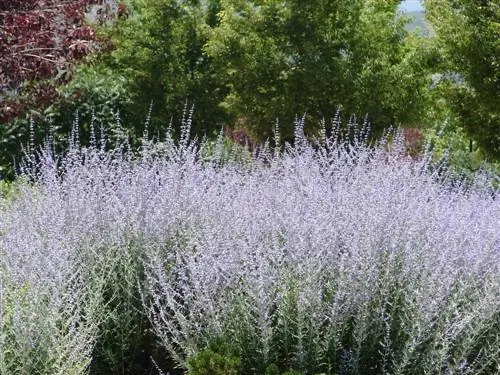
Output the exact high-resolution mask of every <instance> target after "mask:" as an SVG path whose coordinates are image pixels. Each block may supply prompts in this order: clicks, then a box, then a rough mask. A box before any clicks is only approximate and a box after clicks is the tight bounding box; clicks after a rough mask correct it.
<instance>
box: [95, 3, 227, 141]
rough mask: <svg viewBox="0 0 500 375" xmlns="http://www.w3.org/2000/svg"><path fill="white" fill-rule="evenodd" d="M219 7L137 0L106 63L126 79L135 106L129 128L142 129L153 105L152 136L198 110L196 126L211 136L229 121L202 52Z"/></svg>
mask: <svg viewBox="0 0 500 375" xmlns="http://www.w3.org/2000/svg"><path fill="white" fill-rule="evenodd" d="M216 5H217V4H216V2H208V3H207V2H203V1H197V0H191V1H179V0H132V1H130V8H131V12H130V17H129V18H128V19H126V20H124V21H122V22H119V23H118V24H117V25H116V26H115V27H114V28H112V29H110V30H108V31H107V35H108V36H110V38H111V40H112V42H113V43H114V46H115V49H114V51H113V52H111V54H110V55H108V56H107V57H105V58H104V59H103V60H102V61H103V63H104V64H105V66H107V67H109V68H111V69H112V70H113V72H120V74H122V75H123V76H124V77H126V79H127V91H128V93H129V95H130V97H131V98H130V102H131V103H130V104H127V106H125V107H124V108H122V110H121V116H122V119H123V122H124V124H132V126H133V127H137V128H140V129H137V130H139V133H138V134H142V126H143V123H144V120H145V118H146V115H147V110H148V108H149V106H150V104H151V103H152V113H151V125H150V126H151V128H150V131H151V132H152V133H153V134H154V135H156V134H157V133H160V135H163V134H162V133H163V132H164V131H165V129H166V125H168V123H169V122H170V120H171V119H173V120H174V121H175V120H176V119H178V118H180V117H181V115H182V111H183V108H184V106H185V103H186V102H187V103H188V105H189V106H192V105H194V107H195V111H194V121H193V126H194V127H195V129H194V130H195V131H196V132H198V133H205V132H211V131H212V130H214V129H215V128H218V127H220V123H221V122H222V121H224V119H225V117H224V112H223V111H222V110H221V109H220V108H219V107H218V106H217V104H218V102H219V100H220V98H221V97H222V94H223V93H221V92H220V88H219V86H218V84H217V80H216V75H215V72H214V71H213V67H212V65H211V62H210V59H209V58H208V56H207V55H206V54H205V53H204V52H203V46H204V44H205V42H206V39H207V37H208V33H209V30H210V22H213V21H214V15H213V14H214V12H217V7H216Z"/></svg>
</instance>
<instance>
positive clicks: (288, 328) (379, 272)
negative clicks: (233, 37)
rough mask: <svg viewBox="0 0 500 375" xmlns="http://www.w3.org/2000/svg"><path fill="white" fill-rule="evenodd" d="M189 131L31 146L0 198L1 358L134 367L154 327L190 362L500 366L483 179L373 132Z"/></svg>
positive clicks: (37, 365)
mask: <svg viewBox="0 0 500 375" xmlns="http://www.w3.org/2000/svg"><path fill="white" fill-rule="evenodd" d="M188 133H189V122H186V123H184V125H183V134H182V135H181V139H180V141H179V142H178V143H175V142H174V141H173V140H172V138H171V137H167V139H166V140H164V141H163V142H159V143H156V144H151V143H150V142H148V141H147V139H145V140H144V141H143V146H142V148H141V150H140V151H139V152H138V153H136V154H134V153H132V152H131V151H129V150H128V148H127V147H126V145H125V146H120V145H118V146H117V147H116V148H114V149H113V150H111V151H105V146H106V145H105V143H104V141H102V142H101V144H99V142H95V141H94V138H92V139H93V140H92V144H91V146H90V147H89V148H82V147H80V146H79V144H78V138H77V137H76V135H75V136H74V139H73V142H72V144H71V146H70V148H69V150H68V152H67V154H66V155H64V156H61V157H59V158H56V157H55V156H54V155H52V154H51V152H50V147H45V148H44V150H42V152H41V153H40V154H39V155H38V157H37V158H35V157H33V155H32V156H31V158H30V159H28V163H27V168H26V176H27V181H31V182H30V183H28V182H26V183H23V184H21V186H20V188H19V192H18V193H17V194H15V195H14V197H15V198H12V201H10V202H9V204H3V206H4V208H3V209H2V211H1V213H0V230H1V233H2V235H1V237H0V250H1V251H2V257H1V267H2V268H1V270H2V273H1V276H2V284H1V294H0V302H1V308H0V312H1V326H0V340H1V341H0V349H1V350H0V353H3V354H2V356H1V357H0V366H1V367H0V368H1V371H0V372H2V373H35V372H36V373H44V374H53V373H61V374H63V373H64V374H71V373H72V374H77V373H85V372H86V371H87V370H89V369H90V370H91V371H96V370H95V369H96V368H97V367H96V366H98V365H100V366H103V365H105V364H107V365H108V366H109V368H108V369H107V370H106V371H107V373H113V372H115V373H125V372H127V371H129V372H130V371H136V372H137V373H140V372H139V371H140V369H138V368H137V366H138V360H137V358H138V353H139V352H140V350H139V349H140V348H139V347H138V346H137V345H138V342H140V341H141V340H146V339H147V338H148V337H149V336H148V335H149V334H150V333H151V332H153V333H154V336H155V339H156V340H157V341H158V342H159V345H160V346H161V348H163V349H164V350H165V353H166V354H164V355H165V356H168V358H159V357H158V355H159V354H155V353H161V351H160V350H158V348H156V349H155V350H156V351H155V353H147V354H148V355H149V354H150V355H152V356H153V359H154V360H155V361H157V362H158V363H160V361H162V360H163V361H165V360H166V361H165V363H167V362H170V364H171V365H173V364H175V365H176V366H178V367H180V368H181V369H187V368H189V367H190V366H191V368H193V367H192V366H196V371H197V373H205V372H203V369H202V368H200V364H202V363H212V362H211V359H210V358H216V360H217V364H213V363H212V365H211V366H218V367H217V368H219V369H220V368H222V369H224V368H229V367H230V368H231V371H235V370H234V369H238V371H240V372H241V373H245V374H247V373H255V374H264V373H266V372H267V373H283V372H285V371H290V373H295V372H297V373H304V374H315V373H329V374H358V373H391V374H443V373H445V374H447V373H450V374H451V373H453V374H472V373H473V374H480V373H484V374H491V373H494V372H495V371H498V369H499V366H500V362H498V358H499V357H498V354H499V351H500V349H499V348H500V342H499V341H500V338H499V337H498V331H499V329H500V272H499V271H500V269H499V268H500V267H499V266H500V256H499V255H500V232H499V230H498V222H500V204H499V201H498V197H497V191H495V190H492V188H491V187H488V186H487V182H485V181H478V182H477V183H476V184H475V185H473V186H472V187H468V188H467V189H466V188H465V187H461V185H460V184H457V183H456V182H455V183H453V184H452V183H449V181H447V179H446V174H445V172H440V173H438V172H439V171H435V172H433V173H434V174H432V173H431V172H429V170H428V168H427V164H426V163H428V160H429V158H426V157H423V158H421V159H420V160H418V161H413V160H411V159H409V158H408V157H407V156H405V154H404V151H401V150H400V148H398V147H391V148H388V147H384V145H383V144H380V145H378V146H376V147H368V146H366V145H365V144H364V142H363V139H364V136H363V135H362V134H361V135H359V134H358V136H356V137H351V138H350V139H351V140H350V143H349V144H347V143H346V142H344V141H342V139H343V138H342V137H338V134H337V132H335V133H334V134H333V135H332V136H331V137H325V138H324V139H321V140H319V141H318V142H317V144H318V145H321V146H318V147H316V148H314V149H313V148H312V147H311V146H309V144H308V142H307V141H306V140H305V138H304V136H303V131H302V128H301V124H300V122H298V124H297V129H296V132H295V133H296V136H297V137H298V139H296V144H295V146H294V147H292V146H290V145H285V146H284V148H282V149H276V150H269V149H268V148H267V147H263V148H262V150H260V151H259V153H258V155H257V156H255V157H254V159H253V160H251V161H250V162H249V161H248V160H247V159H244V160H240V159H238V158H234V159H231V160H234V161H232V162H226V163H221V162H220V160H219V159H218V158H219V157H220V155H221V150H220V148H221V142H219V144H218V145H216V146H215V151H214V152H212V153H211V155H212V156H211V157H208V156H207V151H206V148H205V147H206V146H205V145H204V144H203V143H202V144H200V145H197V144H196V143H194V142H190V141H189V139H188V136H187V134H188ZM75 134H76V133H75ZM397 138H398V137H396V142H397ZM276 143H277V144H278V147H279V140H278V139H277V142H276ZM443 173H444V174H443ZM38 312H43V314H38ZM147 319H149V323H147ZM148 324H149V326H148ZM148 327H149V328H148ZM149 340H153V339H151V338H149ZM218 340H223V341H220V342H222V343H223V345H222V348H223V350H222V349H220V352H219V351H218V349H217V346H214V343H217V342H219V341H218ZM150 347H154V345H150ZM40 353H42V354H40ZM227 353H229V354H227ZM224 355H227V357H224ZM92 358H93V359H94V362H91V361H92ZM146 358H147V356H146ZM148 360H149V359H148ZM96 361H98V362H99V363H98V364H96ZM149 361H150V360H149ZM91 363H92V364H91ZM134 366H135V367H134ZM169 366H170V365H169ZM93 369H94V370H93ZM169 369H171V368H163V370H164V371H166V370H169ZM101 371H104V370H102V369H101Z"/></svg>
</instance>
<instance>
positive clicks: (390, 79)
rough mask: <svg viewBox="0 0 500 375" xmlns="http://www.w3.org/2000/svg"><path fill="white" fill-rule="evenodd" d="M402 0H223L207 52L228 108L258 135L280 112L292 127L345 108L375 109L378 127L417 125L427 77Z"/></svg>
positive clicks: (350, 110) (352, 111)
mask: <svg viewBox="0 0 500 375" xmlns="http://www.w3.org/2000/svg"><path fill="white" fill-rule="evenodd" d="M399 3H400V1H394V0H393V1H370V0H355V1H353V0H339V1H328V0H311V1H299V0H270V1H263V0H252V1H243V0H221V11H220V12H219V25H218V27H216V28H215V29H214V30H213V31H212V33H211V35H210V38H209V41H208V43H207V46H206V51H207V53H208V55H209V56H210V57H212V58H213V63H214V65H215V66H216V67H217V71H218V72H219V74H221V75H222V77H221V81H223V82H224V85H225V87H226V88H227V95H226V96H225V98H224V100H223V102H222V106H223V107H224V108H225V109H226V110H228V111H229V113H231V114H233V116H235V117H236V118H237V120H238V121H240V122H241V123H242V124H245V125H247V126H249V127H250V128H251V129H252V130H253V132H254V134H256V135H258V136H259V137H267V136H269V135H270V129H272V127H273V126H272V125H273V124H274V122H275V119H276V117H279V118H280V120H281V121H280V122H281V123H282V124H283V125H285V126H287V125H291V124H292V122H293V119H294V117H295V116H296V115H297V114H298V115H299V116H301V115H302V114H303V113H306V112H307V114H308V119H309V121H308V124H309V125H310V126H315V125H316V124H317V122H318V120H319V119H321V118H322V117H325V118H330V117H331V116H332V115H333V114H334V113H335V111H336V110H337V108H338V106H341V107H342V108H343V110H344V113H346V114H347V115H350V114H357V115H359V116H364V115H365V114H366V113H368V115H369V119H370V121H371V122H372V125H373V126H374V128H375V130H377V131H378V130H381V129H382V128H384V127H386V126H387V125H389V124H394V123H399V122H401V123H410V122H412V121H413V120H414V119H415V117H416V114H417V113H418V112H419V110H420V107H419V105H420V103H421V102H422V100H421V97H422V96H423V93H422V88H423V87H425V84H426V83H427V82H428V76H427V75H426V74H423V72H422V70H420V68H421V66H420V65H417V66H416V67H415V65H413V64H412V61H411V57H412V56H413V55H414V54H415V51H414V46H415V43H413V44H412V43H407V42H408V40H407V39H408V34H407V33H406V31H405V29H404V24H405V19H404V18H403V17H400V16H399V15H398V13H397V8H398V5H399ZM413 38H415V37H413ZM306 125H307V124H306ZM286 130H287V129H285V136H286V135H287V131H286ZM290 133H291V129H290V127H289V128H288V135H289V134H290Z"/></svg>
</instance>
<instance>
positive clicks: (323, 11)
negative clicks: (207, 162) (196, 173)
mask: <svg viewBox="0 0 500 375" xmlns="http://www.w3.org/2000/svg"><path fill="white" fill-rule="evenodd" d="M95 3H96V2H95V1H94V5H93V7H91V6H89V5H87V6H86V8H85V11H86V12H87V17H88V18H89V20H90V26H91V27H92V29H93V30H94V31H95V35H96V39H97V40H98V41H99V42H100V43H101V44H100V45H101V48H98V49H96V50H95V51H94V52H93V53H89V54H88V55H86V56H85V58H82V59H81V62H79V63H74V65H73V66H72V69H68V71H70V73H71V75H70V77H71V79H67V80H65V81H64V82H61V83H60V84H59V85H57V86H56V90H55V92H56V94H57V95H54V96H53V97H52V98H51V101H50V103H43V105H39V106H38V107H36V106H35V108H30V110H26V111H24V112H22V113H19V114H18V115H17V116H16V117H15V118H10V119H9V120H8V121H4V122H3V123H2V124H1V128H0V139H1V142H2V149H1V152H0V153H1V154H2V155H1V156H0V164H2V166H1V168H2V173H3V174H4V175H6V176H7V175H9V174H11V173H12V167H11V166H9V165H10V164H8V159H9V158H12V156H13V155H19V151H20V145H21V144H22V143H26V140H27V136H28V133H29V132H28V130H27V129H28V123H29V119H30V118H31V119H33V120H34V121H35V123H36V128H37V129H39V132H40V133H39V137H42V135H41V134H42V132H45V131H46V130H47V129H51V130H52V131H53V133H54V136H55V137H56V138H59V139H64V138H65V137H66V136H67V135H68V134H69V133H70V128H71V124H72V123H73V121H74V119H75V113H77V114H78V121H79V123H80V127H81V131H82V132H83V135H82V138H83V139H85V133H88V131H89V128H90V122H91V121H94V125H95V126H96V127H98V126H99V124H100V123H102V124H104V125H105V126H107V127H112V126H113V124H114V123H116V121H117V120H116V119H117V117H118V116H119V118H120V121H121V127H122V129H124V130H125V131H126V132H127V133H128V135H129V136H130V138H131V140H132V141H133V140H134V139H137V138H138V137H140V136H141V135H142V133H143V130H144V123H145V121H146V120H147V121H148V123H149V129H148V130H149V134H150V136H152V137H159V138H161V137H163V135H164V132H165V131H166V129H167V127H168V125H169V124H172V125H173V127H174V128H176V125H177V124H178V123H179V122H180V121H181V117H182V112H183V109H184V107H185V106H186V105H187V106H188V108H190V107H191V106H194V119H193V126H194V128H193V132H194V133H196V134H198V135H203V134H207V135H208V136H210V135H213V134H216V133H217V132H218V131H219V130H220V128H221V127H222V126H226V127H231V128H233V129H237V130H242V129H243V130H244V131H245V132H247V133H248V135H249V136H251V137H252V139H254V140H255V141H262V140H264V139H266V138H272V130H273V128H274V124H275V122H276V119H277V118H279V122H280V126H281V132H282V137H284V138H285V139H288V138H290V137H291V135H292V132H293V121H294V119H295V118H296V116H298V117H302V116H303V115H304V114H306V127H307V130H308V132H309V134H314V133H315V132H317V131H318V129H319V123H320V121H321V119H326V120H327V121H328V119H330V118H332V117H333V116H334V114H335V112H336V111H337V110H338V109H341V111H342V113H343V114H344V116H351V115H354V116H356V117H357V118H359V119H363V118H364V117H365V116H367V119H368V120H369V122H370V123H371V128H372V131H373V134H374V135H379V134H381V133H382V132H383V130H384V129H385V128H387V127H388V126H390V125H395V126H399V125H400V126H403V127H410V128H421V129H424V132H427V133H428V134H434V135H435V136H434V138H433V139H434V141H433V142H434V143H435V144H436V145H441V146H442V144H443V142H442V139H443V136H442V133H439V131H438V129H439V128H441V127H443V126H444V127H443V129H444V130H443V131H444V133H445V134H446V136H447V137H449V138H450V141H449V142H448V144H452V145H454V147H463V148H467V150H461V151H463V152H466V151H473V152H474V158H475V160H484V159H489V160H493V161H498V160H499V159H500V146H499V145H500V131H499V130H500V129H499V110H500V103H499V97H498V92H500V88H499V62H498V56H500V51H499V40H500V38H498V37H499V33H500V29H499V27H500V26H499V25H500V23H499V14H500V13H499V12H500V11H499V8H500V5H498V4H497V3H496V2H490V1H484V2H480V3H481V4H480V5H478V2H477V1H447V2H442V1H433V0H428V1H425V6H426V10H427V16H428V21H429V22H430V24H431V32H430V35H429V36H428V37H424V36H421V35H418V34H417V33H409V32H408V31H407V29H406V28H405V25H406V23H407V22H408V21H409V20H408V19H407V18H406V17H404V15H402V14H401V13H400V12H399V11H398V6H399V4H400V3H401V1H398V0H338V1H330V0H309V1H302V0H127V1H122V2H119V3H115V2H113V1H109V0H108V1H100V2H98V3H99V4H100V5H99V4H98V5H96V4H95ZM99 6H100V7H101V8H96V7H99ZM110 6H114V8H113V9H114V11H113V12H109V11H108V12H106V14H111V15H112V17H111V16H110V17H107V18H106V17H102V13H99V11H101V10H102V9H106V7H108V8H109V7H110ZM82 9H83V8H82ZM96 9H97V11H96ZM108 10H109V9H108ZM12 11H13V10H11V12H12ZM99 14H101V17H98V15H99ZM70 29H71V28H68V30H70ZM2 68H4V67H3V66H2ZM0 95H2V96H1V97H0V98H1V99H0V100H2V101H3V102H0V106H5V104H4V102H5V99H4V97H5V95H4V93H3V92H1V91H0ZM12 128H15V129H24V130H25V131H24V132H20V131H18V132H16V135H15V136H12V132H10V130H9V129H12ZM436 134H440V135H439V136H437V135H436ZM454 134H459V137H460V139H458V140H457V139H456V137H455V136H454ZM464 138H467V141H468V143H467V145H466V144H465V143H464ZM438 141H440V142H438ZM441 146H440V147H441ZM471 146H472V147H471ZM468 148H472V149H473V150H468ZM472 164H474V163H472ZM476 164H477V163H476ZM471 168H472V167H471Z"/></svg>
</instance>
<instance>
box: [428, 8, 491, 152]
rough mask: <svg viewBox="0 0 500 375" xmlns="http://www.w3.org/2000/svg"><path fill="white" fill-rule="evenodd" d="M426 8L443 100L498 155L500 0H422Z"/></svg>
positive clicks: (485, 147) (483, 145)
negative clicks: (439, 61) (438, 56)
mask: <svg viewBox="0 0 500 375" xmlns="http://www.w3.org/2000/svg"><path fill="white" fill-rule="evenodd" d="M425 8H426V12H427V18H428V20H429V21H430V23H431V25H432V28H433V30H434V33H435V36H434V39H433V41H434V43H435V44H436V45H437V46H438V48H439V49H440V50H441V53H442V64H441V65H440V66H439V73H441V81H440V83H441V84H442V85H444V86H445V87H446V92H447V101H448V103H449V105H450V106H451V108H452V110H453V111H454V112H455V113H456V114H457V115H458V117H459V122H460V125H461V126H462V127H463V129H464V130H465V131H466V133H467V134H468V135H469V136H470V137H471V138H472V139H474V140H475V141H476V142H477V144H478V145H479V146H480V147H481V148H482V150H483V151H484V152H485V153H486V154H487V155H488V156H489V157H490V158H492V159H495V160H500V98H499V96H498V93H499V92H500V62H499V56H500V42H499V40H500V4H499V3H498V2H495V1H476V0H474V1H473V0H465V1H464V0H461V1H437V0H427V1H425Z"/></svg>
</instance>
